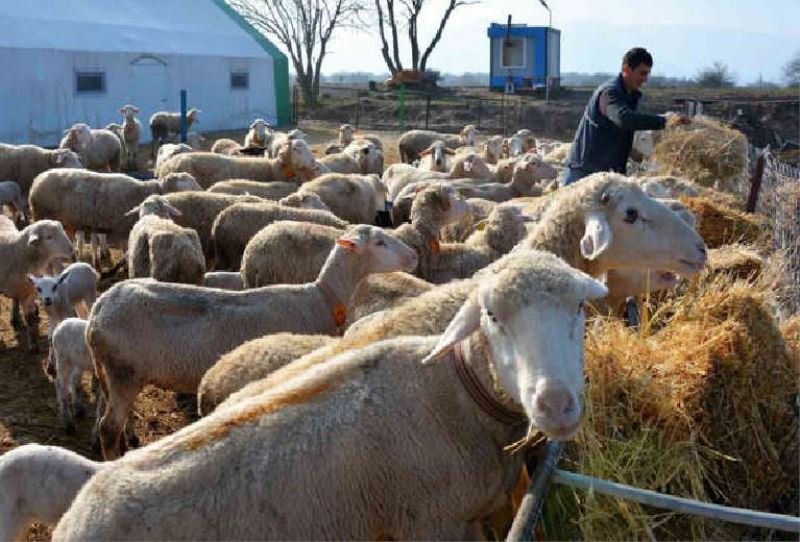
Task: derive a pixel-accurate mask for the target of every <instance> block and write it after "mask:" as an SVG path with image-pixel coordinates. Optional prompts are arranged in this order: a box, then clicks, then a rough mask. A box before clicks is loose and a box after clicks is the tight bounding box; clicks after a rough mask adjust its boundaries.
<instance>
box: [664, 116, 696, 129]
mask: <svg viewBox="0 0 800 542" xmlns="http://www.w3.org/2000/svg"><path fill="white" fill-rule="evenodd" d="M665 116H666V117H667V126H670V127H672V126H684V125H686V124H691V122H692V118H691V117H688V116H686V115H678V114H676V113H671V114H667V115H665Z"/></svg>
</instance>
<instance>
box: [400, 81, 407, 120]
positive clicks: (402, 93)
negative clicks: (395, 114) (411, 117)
mask: <svg viewBox="0 0 800 542" xmlns="http://www.w3.org/2000/svg"><path fill="white" fill-rule="evenodd" d="M399 97H400V111H399V114H400V131H401V132H405V131H406V85H405V84H404V83H400V93H399Z"/></svg>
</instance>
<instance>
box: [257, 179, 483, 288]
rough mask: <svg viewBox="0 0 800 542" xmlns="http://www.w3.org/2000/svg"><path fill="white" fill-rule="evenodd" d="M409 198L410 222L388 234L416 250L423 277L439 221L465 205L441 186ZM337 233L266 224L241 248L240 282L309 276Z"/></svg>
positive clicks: (298, 279)
mask: <svg viewBox="0 0 800 542" xmlns="http://www.w3.org/2000/svg"><path fill="white" fill-rule="evenodd" d="M413 199H414V203H413V206H412V212H411V214H412V220H411V224H404V225H402V226H400V227H399V228H397V229H396V230H394V231H393V232H390V235H392V236H393V237H395V238H396V239H399V240H400V241H402V242H403V243H405V244H406V245H408V246H410V247H411V248H413V249H414V250H415V251H416V253H417V261H418V267H417V269H416V270H415V274H416V275H418V276H420V277H422V278H423V279H424V278H427V276H428V274H429V272H430V268H431V265H432V264H431V259H436V257H437V253H438V251H439V241H438V236H439V231H440V230H441V229H442V227H443V226H444V225H446V224H449V223H452V222H456V221H458V220H459V219H460V218H461V216H462V215H463V214H465V213H466V212H467V206H466V203H465V202H464V201H463V200H461V199H458V198H457V197H456V195H455V192H454V191H453V190H452V189H451V188H450V187H448V186H446V185H437V186H431V187H429V188H427V189H425V190H423V191H421V192H420V193H418V194H416V195H415V196H414V198H413ZM340 234H341V232H340V230H338V229H337V228H332V227H329V226H321V225H319V224H304V223H296V222H295V223H291V222H276V223H274V224H271V225H270V226H268V227H266V228H264V229H262V230H261V231H259V232H258V233H256V234H255V235H254V236H253V238H252V239H251V240H250V242H249V243H248V244H247V247H246V248H245V251H244V255H243V257H242V276H243V277H244V283H245V286H247V287H248V288H253V287H258V286H266V285H268V284H283V283H289V284H297V283H303V282H308V281H310V280H313V278H314V277H315V276H317V275H318V274H319V272H320V269H321V268H322V266H323V264H324V262H325V257H324V256H325V255H326V254H327V253H328V252H329V251H330V250H331V249H332V248H333V247H334V246H335V243H336V239H337V237H338V236H339V235H340ZM277 255H281V256H280V257H276V256H277Z"/></svg>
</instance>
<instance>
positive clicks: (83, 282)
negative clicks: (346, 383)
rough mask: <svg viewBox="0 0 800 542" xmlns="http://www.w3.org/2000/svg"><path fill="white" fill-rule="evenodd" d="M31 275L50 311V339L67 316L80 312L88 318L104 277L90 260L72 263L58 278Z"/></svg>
mask: <svg viewBox="0 0 800 542" xmlns="http://www.w3.org/2000/svg"><path fill="white" fill-rule="evenodd" d="M28 278H29V280H30V281H31V283H32V284H33V286H34V287H35V288H36V294H37V297H38V298H39V299H41V301H42V305H44V310H45V312H46V313H47V337H48V338H50V339H52V337H53V331H54V330H55V328H56V326H57V325H58V324H59V323H61V322H62V321H64V320H65V319H67V318H70V317H74V316H75V315H76V314H77V315H78V316H80V317H81V318H87V317H88V316H89V311H90V310H92V305H94V301H95V299H97V281H98V280H99V279H100V276H99V275H98V274H97V272H95V270H94V269H93V268H92V266H91V265H89V264H87V263H83V262H76V263H73V264H70V265H69V266H68V267H67V268H66V269H64V270H63V271H62V272H61V273H60V274H59V275H58V276H55V277H51V276H47V275H45V276H42V277H36V276H33V275H30V276H29V277H28Z"/></svg>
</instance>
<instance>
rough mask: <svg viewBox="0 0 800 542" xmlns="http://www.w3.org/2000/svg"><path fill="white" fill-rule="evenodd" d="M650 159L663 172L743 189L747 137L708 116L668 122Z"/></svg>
mask: <svg viewBox="0 0 800 542" xmlns="http://www.w3.org/2000/svg"><path fill="white" fill-rule="evenodd" d="M652 161H653V162H654V163H655V164H657V166H658V168H659V171H661V172H662V173H664V174H666V175H678V176H681V177H689V178H691V179H692V180H694V181H695V182H696V183H698V184H700V185H702V186H706V187H709V188H716V189H718V190H724V191H728V192H738V193H744V191H746V189H747V187H748V174H747V173H748V171H747V168H748V158H747V138H746V137H745V136H744V134H742V133H741V132H739V131H738V130H734V129H733V128H730V127H728V126H725V125H724V124H722V123H721V122H719V121H717V120H714V119H711V118H708V117H695V118H694V119H693V120H692V123H691V124H688V125H676V124H673V123H669V124H668V125H667V128H666V129H665V130H664V132H663V133H662V134H660V137H659V138H658V142H657V143H656V145H655V149H654V151H653V156H652Z"/></svg>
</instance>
